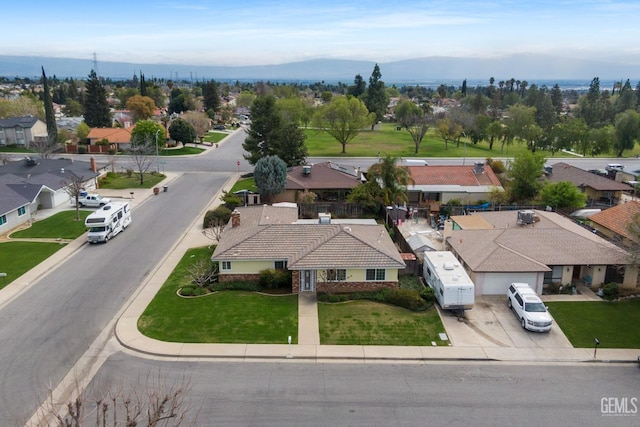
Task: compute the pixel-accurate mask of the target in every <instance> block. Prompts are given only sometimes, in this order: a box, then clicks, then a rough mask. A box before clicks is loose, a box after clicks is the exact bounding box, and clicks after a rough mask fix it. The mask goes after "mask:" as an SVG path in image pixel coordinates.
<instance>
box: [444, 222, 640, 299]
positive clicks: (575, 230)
mask: <svg viewBox="0 0 640 427" xmlns="http://www.w3.org/2000/svg"><path fill="white" fill-rule="evenodd" d="M518 212H519V211H501V212H476V213H473V214H471V215H463V216H452V217H451V221H450V222H448V224H447V226H446V227H445V231H444V234H445V239H446V246H447V250H451V251H452V252H453V253H454V254H456V257H457V258H458V259H459V260H460V262H461V263H462V264H463V265H464V267H465V270H467V273H468V274H469V276H470V277H471V278H472V280H473V281H474V283H475V285H476V294H484V295H487V294H489V295H505V293H506V291H507V287H508V286H509V284H510V283H512V282H525V283H528V284H529V285H531V287H532V288H533V289H534V290H535V291H536V292H538V293H542V289H543V286H544V285H546V284H549V283H559V284H561V285H563V286H566V285H568V284H571V283H573V282H574V281H582V282H584V283H590V284H592V285H593V286H594V287H598V286H601V285H602V284H604V283H609V282H610V281H618V280H619V282H621V283H622V286H623V287H629V288H633V287H635V286H636V284H637V280H638V267H637V266H636V265H635V264H634V263H633V262H632V260H631V257H630V254H629V252H627V251H625V250H624V249H622V248H619V247H618V246H616V245H614V244H613V243H611V242H609V241H607V240H605V239H603V238H602V237H600V236H598V235H596V234H594V233H593V232H591V231H589V230H587V229H585V228H583V227H581V226H580V225H578V224H576V223H575V222H574V221H572V220H571V219H569V218H567V217H564V216H562V215H559V214H557V213H555V212H547V211H540V210H533V211H524V212H531V213H532V215H531V217H530V218H531V221H519V218H518ZM589 219H591V217H590V218H589ZM620 267H622V268H623V271H624V273H623V277H622V278H621V277H619V274H620V273H619V271H620V270H619V268H620ZM614 279H617V280H614Z"/></svg>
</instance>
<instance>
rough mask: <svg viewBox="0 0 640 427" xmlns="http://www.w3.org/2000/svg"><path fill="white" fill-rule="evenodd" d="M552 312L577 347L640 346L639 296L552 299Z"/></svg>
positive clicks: (550, 303) (550, 307)
mask: <svg viewBox="0 0 640 427" xmlns="http://www.w3.org/2000/svg"><path fill="white" fill-rule="evenodd" d="M547 305H548V306H549V311H550V312H551V314H552V315H553V318H554V319H555V320H556V322H557V323H558V326H560V328H561V329H562V331H563V332H564V333H565V335H566V336H567V338H568V339H569V341H571V344H572V345H573V346H574V347H579V348H590V347H593V346H594V342H595V341H594V340H595V338H598V340H600V347H602V348H639V349H640V327H638V325H640V299H628V300H623V301H618V302H606V301H585V302H549V303H547Z"/></svg>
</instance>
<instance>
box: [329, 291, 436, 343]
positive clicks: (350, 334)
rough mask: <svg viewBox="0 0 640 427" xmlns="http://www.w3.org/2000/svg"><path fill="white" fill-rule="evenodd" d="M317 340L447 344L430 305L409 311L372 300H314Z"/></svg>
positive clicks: (330, 341) (434, 311)
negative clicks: (427, 308) (315, 305)
mask: <svg viewBox="0 0 640 427" xmlns="http://www.w3.org/2000/svg"><path fill="white" fill-rule="evenodd" d="M318 316H319V322H320V343H321V344H324V345H330V344H333V345H402V346H407V345H409V346H410V345H417V346H425V345H426V346H430V345H431V342H432V341H435V342H436V343H437V344H438V345H448V343H449V342H448V341H441V340H440V338H439V336H438V334H439V333H440V332H445V330H444V326H443V325H442V322H441V320H440V316H438V311H437V310H436V309H435V308H434V309H431V310H428V311H426V312H413V311H409V310H406V309H404V308H400V307H394V306H391V305H387V304H382V303H377V302H373V301H351V302H347V303H340V304H323V303H320V304H318Z"/></svg>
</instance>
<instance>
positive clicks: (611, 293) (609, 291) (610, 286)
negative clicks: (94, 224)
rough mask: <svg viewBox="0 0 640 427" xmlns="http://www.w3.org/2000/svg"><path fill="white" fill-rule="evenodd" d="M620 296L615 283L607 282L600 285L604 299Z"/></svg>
mask: <svg viewBox="0 0 640 427" xmlns="http://www.w3.org/2000/svg"><path fill="white" fill-rule="evenodd" d="M619 296H620V289H618V285H617V284H616V283H607V284H606V285H604V286H603V287H602V297H603V298H604V299H606V300H609V301H611V300H614V299H616V298H618V297H619Z"/></svg>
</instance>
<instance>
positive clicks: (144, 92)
mask: <svg viewBox="0 0 640 427" xmlns="http://www.w3.org/2000/svg"><path fill="white" fill-rule="evenodd" d="M140 96H147V82H145V80H144V74H142V72H141V73H140Z"/></svg>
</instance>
